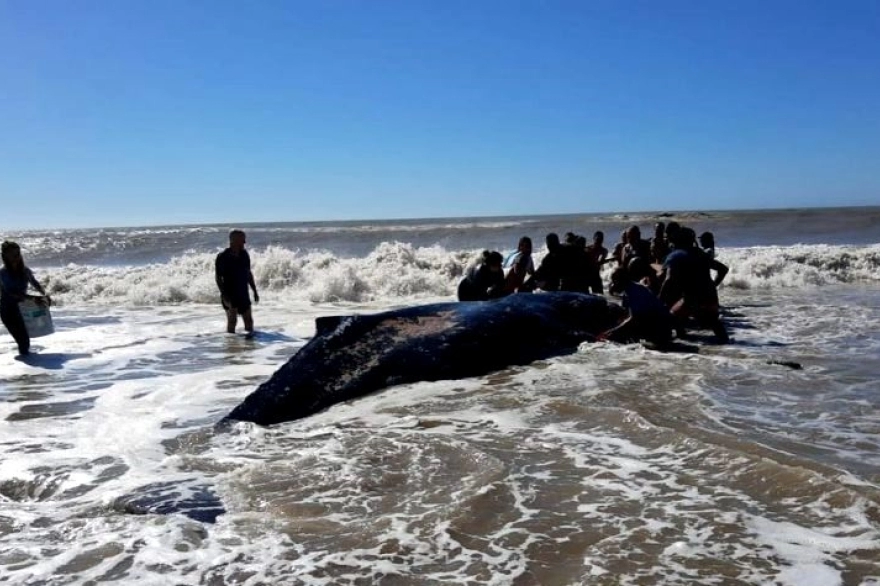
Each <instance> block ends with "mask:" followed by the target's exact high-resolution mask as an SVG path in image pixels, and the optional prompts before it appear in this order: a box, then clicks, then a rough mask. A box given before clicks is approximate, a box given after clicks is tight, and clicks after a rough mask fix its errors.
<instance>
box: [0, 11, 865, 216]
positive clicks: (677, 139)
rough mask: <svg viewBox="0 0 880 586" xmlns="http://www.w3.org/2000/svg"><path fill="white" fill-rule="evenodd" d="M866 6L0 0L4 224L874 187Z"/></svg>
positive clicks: (828, 196)
mask: <svg viewBox="0 0 880 586" xmlns="http://www.w3.org/2000/svg"><path fill="white" fill-rule="evenodd" d="M878 72H880V2H876V1H874V0H868V1H860V0H847V1H846V2H829V1H822V2H812V1H809V0H807V1H799V2H774V1H760V2H757V1H756V2H752V1H737V2H729V1H723V2H722V1H697V0H694V1H691V2H677V1H663V2H658V1H653V0H651V1H644V2H640V1H616V0H615V1H595V2H592V1H588V0H579V1H571V2H568V1H538V0H535V1H528V2H521V1H515V0H509V1H494V0H464V1H459V0H438V1H436V2H422V1H418V0H405V1H404V0H395V1H366V0H364V1H358V2H355V1H348V0H320V1H319V0H315V1H313V2H297V1H293V0H278V1H271V0H265V1H260V2H244V1H238V2H225V1H221V0H186V1H183V2H179V1H176V0H175V1H169V0H151V1H150V2H146V1H142V2H135V1H132V0H123V1H109V0H107V1H102V0H78V1H61V0H52V1H31V0H11V1H10V0H0V201H2V208H0V209H2V212H0V228H4V227H5V228H6V229H18V228H40V227H80V226H109V225H113V226H119V225H147V224H175V223H202V222H226V223H229V222H232V223H235V222H251V221H254V222H259V221H312V220H335V219H358V218H405V217H435V216H444V217H445V216H472V215H516V214H541V213H579V212H584V213H588V212H604V211H637V210H683V209H730V208H763V207H808V206H820V205H870V204H878V203H880V75H878Z"/></svg>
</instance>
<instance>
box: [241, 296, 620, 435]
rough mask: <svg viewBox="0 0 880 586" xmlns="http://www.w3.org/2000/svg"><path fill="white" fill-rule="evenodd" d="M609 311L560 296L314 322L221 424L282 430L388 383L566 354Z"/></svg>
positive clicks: (591, 300)
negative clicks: (310, 333)
mask: <svg viewBox="0 0 880 586" xmlns="http://www.w3.org/2000/svg"><path fill="white" fill-rule="evenodd" d="M609 314H610V310H609V304H608V303H607V302H606V301H605V299H604V298H603V297H598V296H595V295H587V294H581V293H562V292H558V293H540V294H516V295H511V296H509V297H505V298H503V299H499V300H493V301H478V302H466V303H454V302H451V303H436V304H431V305H421V306H416V307H407V308H403V309H397V310H393V311H386V312H383V313H377V314H372V315H350V316H338V317H325V318H319V319H318V320H317V321H316V326H317V327H316V330H317V331H316V333H315V336H314V337H313V338H312V339H311V340H310V341H309V342H308V343H307V344H306V345H305V346H303V347H302V348H301V349H300V350H299V352H297V353H296V354H295V355H294V356H293V357H292V358H291V359H290V360H289V361H287V363H286V364H284V366H282V367H281V368H279V369H278V371H276V372H275V374H274V375H272V377H271V378H270V379H269V380H268V381H266V382H265V383H263V384H262V385H260V386H259V387H258V388H257V389H256V390H255V391H254V392H253V393H251V394H250V395H249V396H248V397H247V398H245V400H244V401H243V402H242V403H241V404H240V405H238V406H237V407H236V408H235V409H233V410H232V412H231V413H229V415H227V416H226V418H225V420H224V421H228V420H239V421H252V422H254V423H258V424H260V425H270V424H274V423H281V422H284V421H291V420H295V419H300V418H302V417H307V416H309V415H312V414H314V413H317V412H318V411H321V410H323V409H326V408H327V407H329V406H331V405H333V404H335V403H339V402H341V401H346V400H349V399H354V398H356V397H360V396H363V395H366V394H368V393H372V392H374V391H377V390H379V389H382V388H385V387H388V386H390V385H395V384H401V383H408V382H415V381H434V380H444V379H460V378H466V377H470V376H478V375H482V374H486V373H489V372H492V371H495V370H500V369H503V368H505V367H507V366H510V365H515V364H528V363H530V362H533V361H535V360H539V359H542V358H548V357H550V356H557V355H560V354H565V353H568V352H572V351H574V350H575V349H576V348H577V346H578V344H580V343H581V342H583V341H584V340H588V339H591V337H592V336H594V335H595V334H597V333H599V332H601V331H603V330H604V329H605V328H606V327H608V326H609V321H610V317H609Z"/></svg>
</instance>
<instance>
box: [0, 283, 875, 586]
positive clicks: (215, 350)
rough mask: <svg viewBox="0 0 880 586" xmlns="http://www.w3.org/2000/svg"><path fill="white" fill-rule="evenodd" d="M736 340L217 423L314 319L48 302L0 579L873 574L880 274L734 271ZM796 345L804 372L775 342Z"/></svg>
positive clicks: (7, 417)
mask: <svg viewBox="0 0 880 586" xmlns="http://www.w3.org/2000/svg"><path fill="white" fill-rule="evenodd" d="M724 299H725V302H726V305H727V307H728V309H727V311H728V315H727V318H726V319H727V320H728V323H729V324H730V325H731V327H732V331H733V335H734V337H735V339H736V343H735V344H733V345H730V346H709V345H704V346H702V348H701V351H700V353H698V354H660V353H657V352H652V351H649V350H645V349H643V348H641V347H639V346H615V345H606V344H584V345H582V347H581V348H580V350H579V351H578V352H577V353H576V354H573V355H569V356H564V357H558V358H554V359H551V360H546V361H541V362H538V363H535V364H532V365H529V366H526V367H515V368H510V369H508V370H505V371H502V372H498V373H493V374H490V375H487V376H484V377H479V378H473V379H465V380H460V381H442V382H434V383H417V384H411V385H403V386H398V387H392V388H390V389H386V390H385V391H382V392H380V393H376V394H374V395H371V396H369V397H366V398H363V399H361V400H358V401H354V402H350V403H346V404H341V405H337V406H335V407H333V408H332V409H329V410H327V411H325V412H322V413H320V414H318V415H316V416H314V417H310V418H308V419H305V420H301V421H297V422H292V423H288V424H282V425H278V426H274V427H271V428H261V427H258V426H254V425H252V424H245V423H239V424H236V425H235V426H234V427H233V428H232V429H231V430H229V431H228V432H225V433H220V432H215V430H214V428H213V424H214V423H215V422H216V421H218V420H219V419H220V418H221V417H222V416H223V415H225V414H226V413H227V412H228V411H229V410H230V409H231V408H232V407H233V406H234V405H236V404H237V403H238V402H239V401H240V400H241V399H242V398H243V397H244V396H245V395H246V394H248V393H249V392H250V391H251V390H253V389H254V388H255V387H256V385H257V384H259V382H261V381H262V380H265V378H267V377H268V376H269V375H270V374H271V373H272V372H274V370H275V368H277V366H278V365H280V364H281V363H282V362H283V361H284V360H286V358H287V357H289V356H290V355H291V354H292V353H293V352H295V351H296V350H297V349H298V348H299V347H301V346H302V344H304V343H305V341H306V340H307V339H308V337H309V336H311V335H312V333H313V320H314V318H315V317H317V316H319V315H328V314H333V313H340V312H343V313H344V312H345V311H348V310H351V309H355V310H357V311H365V310H377V309H381V308H382V307H386V306H387V304H385V305H380V304H376V305H373V306H368V307H364V306H360V307H358V308H351V307H340V306H334V305H327V304H323V305H312V304H299V305H296V304H290V303H288V302H282V301H278V300H275V301H272V300H270V301H269V302H268V303H264V304H262V305H260V306H257V309H256V315H257V320H258V324H259V327H260V329H261V330H263V331H264V332H265V335H264V336H263V338H262V339H258V340H256V341H248V340H244V339H243V338H241V337H239V336H228V335H225V334H219V333H218V332H219V331H221V330H222V328H223V319H222V318H223V316H222V315H221V314H220V313H219V311H218V309H217V308H215V307H213V306H201V305H186V306H169V307H161V308H157V307H147V308H136V307H128V308H126V307H117V308H110V307H106V308H100V309H96V308H95V307H93V306H77V305H75V304H69V305H67V306H65V307H60V308H58V309H57V310H56V325H57V329H58V332H57V333H56V334H55V335H53V336H51V337H48V338H43V339H40V340H37V341H35V344H36V345H38V346H42V349H41V350H40V354H38V355H37V356H36V357H34V358H33V359H29V360H28V361H27V362H23V361H19V360H15V359H13V358H12V355H11V350H12V343H11V340H10V339H8V338H2V339H0V373H2V375H0V385H2V391H0V393H2V395H0V451H2V463H0V568H2V571H0V576H3V578H0V580H5V581H8V582H10V583H22V584H86V583H92V582H98V581H102V580H121V581H124V582H125V583H127V584H128V583H131V584H165V583H175V584H235V583H240V584H278V583H292V584H295V583H303V584H368V583H369V584H448V583H461V584H516V585H524V584H559V585H563V584H587V583H588V584H609V585H610V584H681V583H705V584H713V583H714V584H768V583H775V584H786V585H788V584H790V585H797V586H801V585H805V584H807V585H811V584H815V585H828V584H852V585H856V584H862V585H867V584H878V583H880V491H878V486H880V449H878V448H880V446H878V437H880V434H878V432H880V409H878V403H880V384H878V382H877V381H878V380H880V376H878V375H880V372H878V367H877V363H876V361H872V360H870V359H868V358H866V357H871V356H876V355H877V350H878V347H880V335H878V333H877V331H876V328H875V326H874V324H876V323H878V319H880V293H878V292H877V291H876V289H875V288H873V287H870V286H839V287H836V288H824V289H821V290H809V291H807V290H804V289H789V290H770V291H762V292H761V293H760V294H759V293H756V292H754V291H748V290H747V291H741V290H740V291H738V290H726V291H725V292H724ZM769 361H780V362H796V363H799V364H800V365H802V367H803V368H802V369H800V370H795V369H792V368H790V367H787V366H784V365H780V364H771V363H769Z"/></svg>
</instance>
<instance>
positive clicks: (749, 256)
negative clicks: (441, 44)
mask: <svg viewBox="0 0 880 586" xmlns="http://www.w3.org/2000/svg"><path fill="white" fill-rule="evenodd" d="M479 252H480V251H479V250H455V251H450V250H446V249H445V248H443V247H440V246H432V247H416V246H413V245H411V244H407V243H402V242H383V243H382V244H380V245H379V246H377V247H376V248H375V249H374V250H373V251H372V252H371V253H370V254H368V255H367V256H366V257H360V258H351V257H343V256H338V255H335V254H332V253H330V252H321V251H308V252H303V251H300V250H291V249H288V248H284V247H277V246H269V247H267V248H265V249H262V250H259V249H257V250H253V249H252V250H251V259H252V262H253V271H254V277H255V279H256V281H257V285H258V287H259V289H260V292H261V294H262V295H263V296H264V297H267V298H268V297H274V298H275V299H276V300H279V301H285V300H290V301H298V302H302V301H308V302H312V303H333V302H353V303H360V302H390V303H393V302H395V301H397V300H400V301H404V302H406V301H414V300H419V299H426V298H436V297H443V296H452V295H454V294H455V288H456V286H457V284H458V280H459V279H460V278H461V276H462V274H463V273H464V271H465V269H466V268H467V266H468V265H469V264H470V263H472V262H473V261H474V260H475V259H476V258H477V256H478V255H479ZM542 254H543V252H540V253H537V254H536V255H535V256H536V260H540V257H541V256H542ZM214 258H215V254H214V253H205V252H198V253H195V252H194V253H187V254H183V255H180V256H176V257H174V258H172V259H171V260H170V261H169V262H165V263H156V264H149V265H140V266H127V267H126V266H123V267H119V266H113V267H107V266H93V265H79V264H69V265H67V266H64V267H59V268H54V269H42V270H39V271H37V273H38V275H37V276H38V278H40V279H41V280H42V281H43V282H44V283H45V284H46V285H47V288H48V290H49V292H50V293H51V294H52V295H53V297H54V298H55V299H56V301H59V302H61V303H73V304H78V303H100V304H125V305H161V304H180V303H216V302H217V295H218V294H217V287H216V285H215V283H214ZM719 260H721V261H722V262H724V263H725V264H727V265H728V266H729V267H730V274H729V275H728V277H727V279H726V280H725V282H724V287H732V288H736V289H764V288H770V289H772V288H790V287H821V286H825V285H834V284H857V283H866V284H867V283H877V282H878V281H880V244H875V245H871V246H828V245H797V246H791V247H750V248H728V249H722V250H720V251H719ZM605 271H606V272H605V275H604V276H605V278H606V280H607V277H608V272H610V265H606V268H605Z"/></svg>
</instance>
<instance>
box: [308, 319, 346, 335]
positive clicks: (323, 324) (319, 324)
mask: <svg viewBox="0 0 880 586" xmlns="http://www.w3.org/2000/svg"><path fill="white" fill-rule="evenodd" d="M347 317H350V316H347V315H325V316H324V317H319V318H317V319H316V320H315V335H316V336H320V335H322V334H329V333H330V332H332V331H333V330H335V329H336V328H338V327H339V324H341V323H342V320H344V319H345V318H347Z"/></svg>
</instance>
